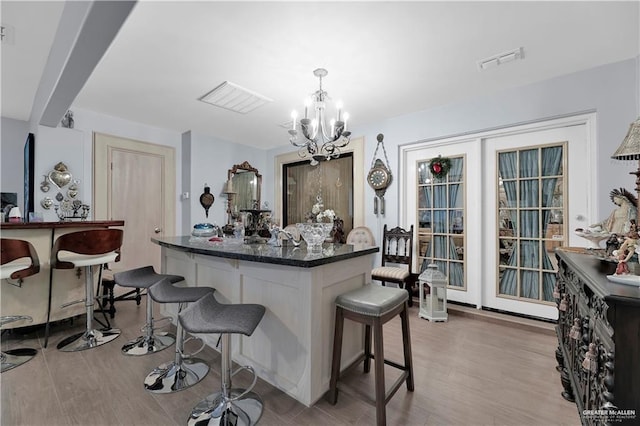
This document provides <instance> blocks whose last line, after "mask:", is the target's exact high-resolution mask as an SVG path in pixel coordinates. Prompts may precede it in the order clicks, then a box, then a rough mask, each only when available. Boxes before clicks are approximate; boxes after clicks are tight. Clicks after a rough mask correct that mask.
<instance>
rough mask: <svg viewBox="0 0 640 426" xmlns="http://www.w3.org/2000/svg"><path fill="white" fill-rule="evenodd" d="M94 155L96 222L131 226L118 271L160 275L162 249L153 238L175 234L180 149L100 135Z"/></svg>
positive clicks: (96, 140)
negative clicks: (118, 221)
mask: <svg viewBox="0 0 640 426" xmlns="http://www.w3.org/2000/svg"><path fill="white" fill-rule="evenodd" d="M94 153H95V164H94V187H95V194H94V205H95V210H96V217H100V218H105V219H123V220H124V221H125V228H124V231H125V232H124V241H123V245H122V256H121V260H120V262H119V263H117V264H114V265H112V266H113V268H114V269H117V270H127V269H132V268H136V267H140V266H146V265H153V266H154V268H155V269H156V271H158V272H159V271H160V270H161V269H160V247H159V246H158V245H156V244H153V243H152V242H151V238H152V237H161V236H163V235H174V233H175V232H174V229H175V209H176V206H175V202H174V199H173V194H174V193H175V190H174V188H175V160H174V157H175V153H174V149H173V148H172V147H167V146H162V145H154V144H150V143H146V142H140V141H134V140H131V139H124V138H118V137H114V136H108V135H103V134H95V135H94ZM96 195H98V196H96Z"/></svg>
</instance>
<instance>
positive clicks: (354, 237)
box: [347, 226, 376, 247]
mask: <svg viewBox="0 0 640 426" xmlns="http://www.w3.org/2000/svg"><path fill="white" fill-rule="evenodd" d="M347 244H353V245H360V246H364V247H371V246H375V245H376V239H375V237H374V236H373V232H371V229H369V228H368V227H366V226H356V227H355V228H353V229H352V230H351V231H349V234H348V235H347Z"/></svg>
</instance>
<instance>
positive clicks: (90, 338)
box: [51, 229, 123, 352]
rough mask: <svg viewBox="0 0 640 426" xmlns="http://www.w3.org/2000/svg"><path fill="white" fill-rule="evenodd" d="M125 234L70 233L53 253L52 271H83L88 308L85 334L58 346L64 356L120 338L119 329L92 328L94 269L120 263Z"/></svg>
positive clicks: (102, 231) (112, 231)
mask: <svg viewBox="0 0 640 426" xmlns="http://www.w3.org/2000/svg"><path fill="white" fill-rule="evenodd" d="M122 236H123V231H122V230H121V229H93V230H88V231H79V232H71V233H69V234H64V235H61V236H59V237H58V239H57V240H56V241H55V243H54V244H53V248H52V249H51V269H52V270H53V269H74V268H81V267H82V268H84V281H85V300H84V302H85V307H86V312H87V314H86V317H87V320H86V321H87V324H86V328H85V331H84V332H82V333H78V334H74V335H73V336H69V337H67V338H66V339H64V340H62V341H61V342H60V343H58V346H57V347H58V349H60V350H61V351H63V352H75V351H82V350H85V349H91V348H95V347H97V346H100V345H104V344H105V343H109V342H110V341H112V340H114V339H115V338H117V337H118V336H119V335H120V330H119V329H117V328H110V327H108V328H107V327H105V328H103V329H100V330H98V329H94V328H93V322H92V321H93V305H94V303H95V297H94V294H93V287H94V283H93V269H94V267H96V266H97V267H99V268H100V269H101V268H102V265H104V264H105V263H111V262H117V261H119V260H120V247H121V246H122Z"/></svg>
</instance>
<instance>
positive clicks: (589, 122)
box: [398, 113, 598, 309]
mask: <svg viewBox="0 0 640 426" xmlns="http://www.w3.org/2000/svg"><path fill="white" fill-rule="evenodd" d="M568 126H584V128H585V133H586V134H585V141H586V144H585V147H584V149H585V154H586V158H587V164H586V165H585V166H583V167H581V168H580V169H579V170H577V171H576V170H572V168H571V167H569V170H567V174H568V179H576V177H575V174H576V173H580V172H582V176H580V178H579V179H580V181H581V182H582V185H584V186H585V188H586V194H587V196H588V199H587V201H586V211H585V212H574V213H571V212H570V213H569V214H572V219H576V220H584V218H589V217H593V215H594V213H595V212H596V207H597V206H596V204H597V203H596V197H595V196H593V194H594V191H595V189H596V187H597V185H596V184H597V181H598V173H597V163H596V152H597V151H596V134H597V133H596V130H597V129H596V114H595V113H585V114H577V115H572V116H564V117H558V118H553V119H547V120H540V121H535V122H530V123H526V124H519V125H514V126H510V127H501V128H496V129H490V130H484V131H479V132H476V133H467V134H464V135H456V136H450V137H444V138H438V139H429V140H423V141H418V142H415V143H411V144H406V145H401V146H399V147H398V151H399V153H398V158H399V159H400V164H399V173H398V176H399V188H400V193H399V207H398V218H399V219H400V225H401V226H405V227H406V226H409V225H410V224H412V223H414V222H415V210H414V209H413V206H415V204H416V201H415V199H414V200H412V198H415V197H416V195H415V194H416V193H415V185H416V183H415V180H416V173H415V161H413V159H414V158H415V155H416V154H415V153H416V151H421V150H426V149H433V148H438V147H441V148H442V149H444V147H446V146H449V145H458V144H465V145H464V146H469V145H467V144H471V145H473V144H475V146H472V147H471V148H470V151H468V152H467V157H466V158H467V193H469V194H471V196H470V197H469V198H468V200H471V202H472V203H477V206H478V207H480V208H479V214H478V215H477V216H478V217H477V218H475V217H469V218H468V219H467V220H466V224H465V226H466V228H467V229H470V230H471V229H476V230H479V232H474V233H473V235H472V234H471V232H470V233H469V235H467V237H466V240H467V247H466V251H465V255H467V253H468V259H469V262H471V261H472V259H473V263H472V264H470V263H467V268H468V271H467V280H468V281H471V280H474V279H477V280H481V279H484V273H480V274H479V275H478V276H477V277H474V273H475V271H481V270H482V269H476V270H475V271H474V269H472V265H476V267H477V263H479V264H480V265H485V264H486V263H485V262H486V260H487V259H486V257H487V254H486V253H485V252H484V249H483V245H482V242H483V241H484V240H485V239H486V238H489V237H491V238H495V235H492V236H489V235H488V234H487V232H486V230H485V229H484V227H483V223H485V222H484V221H485V220H486V219H485V217H484V213H485V212H486V211H488V210H487V208H493V207H494V206H493V205H488V204H487V201H486V200H484V197H483V196H482V194H483V188H484V187H485V185H493V184H494V182H486V181H485V178H484V176H483V175H484V174H483V173H482V166H483V165H484V164H486V159H487V157H486V156H487V155H495V154H494V153H487V152H486V150H485V147H484V144H483V141H484V140H485V139H488V138H497V137H502V136H509V135H519V134H524V133H531V132H537V131H541V130H548V129H558V128H563V127H568ZM474 158H475V159H476V160H475V161H474ZM474 165H475V166H474ZM574 168H575V167H574ZM474 205H476V204H474ZM467 206H468V207H469V206H470V204H468V205H467ZM468 207H467V208H468ZM492 219H493V218H492ZM583 225H584V224H583ZM569 229H571V228H569ZM416 232H417V231H416ZM567 237H568V238H569V245H571V246H581V245H583V242H582V241H579V237H577V236H576V235H574V234H573V233H572V232H569V235H568V236H567ZM415 238H416V242H417V235H415ZM414 249H415V247H414ZM473 253H477V256H475V257H474V255H473ZM494 266H495V265H491V266H490V267H494ZM472 287H473V290H471V288H472ZM482 287H483V286H472V285H471V284H470V283H469V282H467V288H468V290H467V291H468V292H471V293H470V296H471V297H472V299H473V302H469V303H471V304H473V305H475V306H476V307H477V308H478V309H480V308H482V305H483V302H484V301H483V297H482V290H481V289H482ZM452 300H453V299H452Z"/></svg>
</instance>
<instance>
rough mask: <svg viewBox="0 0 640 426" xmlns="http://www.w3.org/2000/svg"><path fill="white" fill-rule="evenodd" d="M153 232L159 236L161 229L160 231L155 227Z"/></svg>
mask: <svg viewBox="0 0 640 426" xmlns="http://www.w3.org/2000/svg"><path fill="white" fill-rule="evenodd" d="M153 232H155V233H156V234H159V233H161V232H162V229H160V228H158V227H156V228H155V229H154V230H153Z"/></svg>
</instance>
